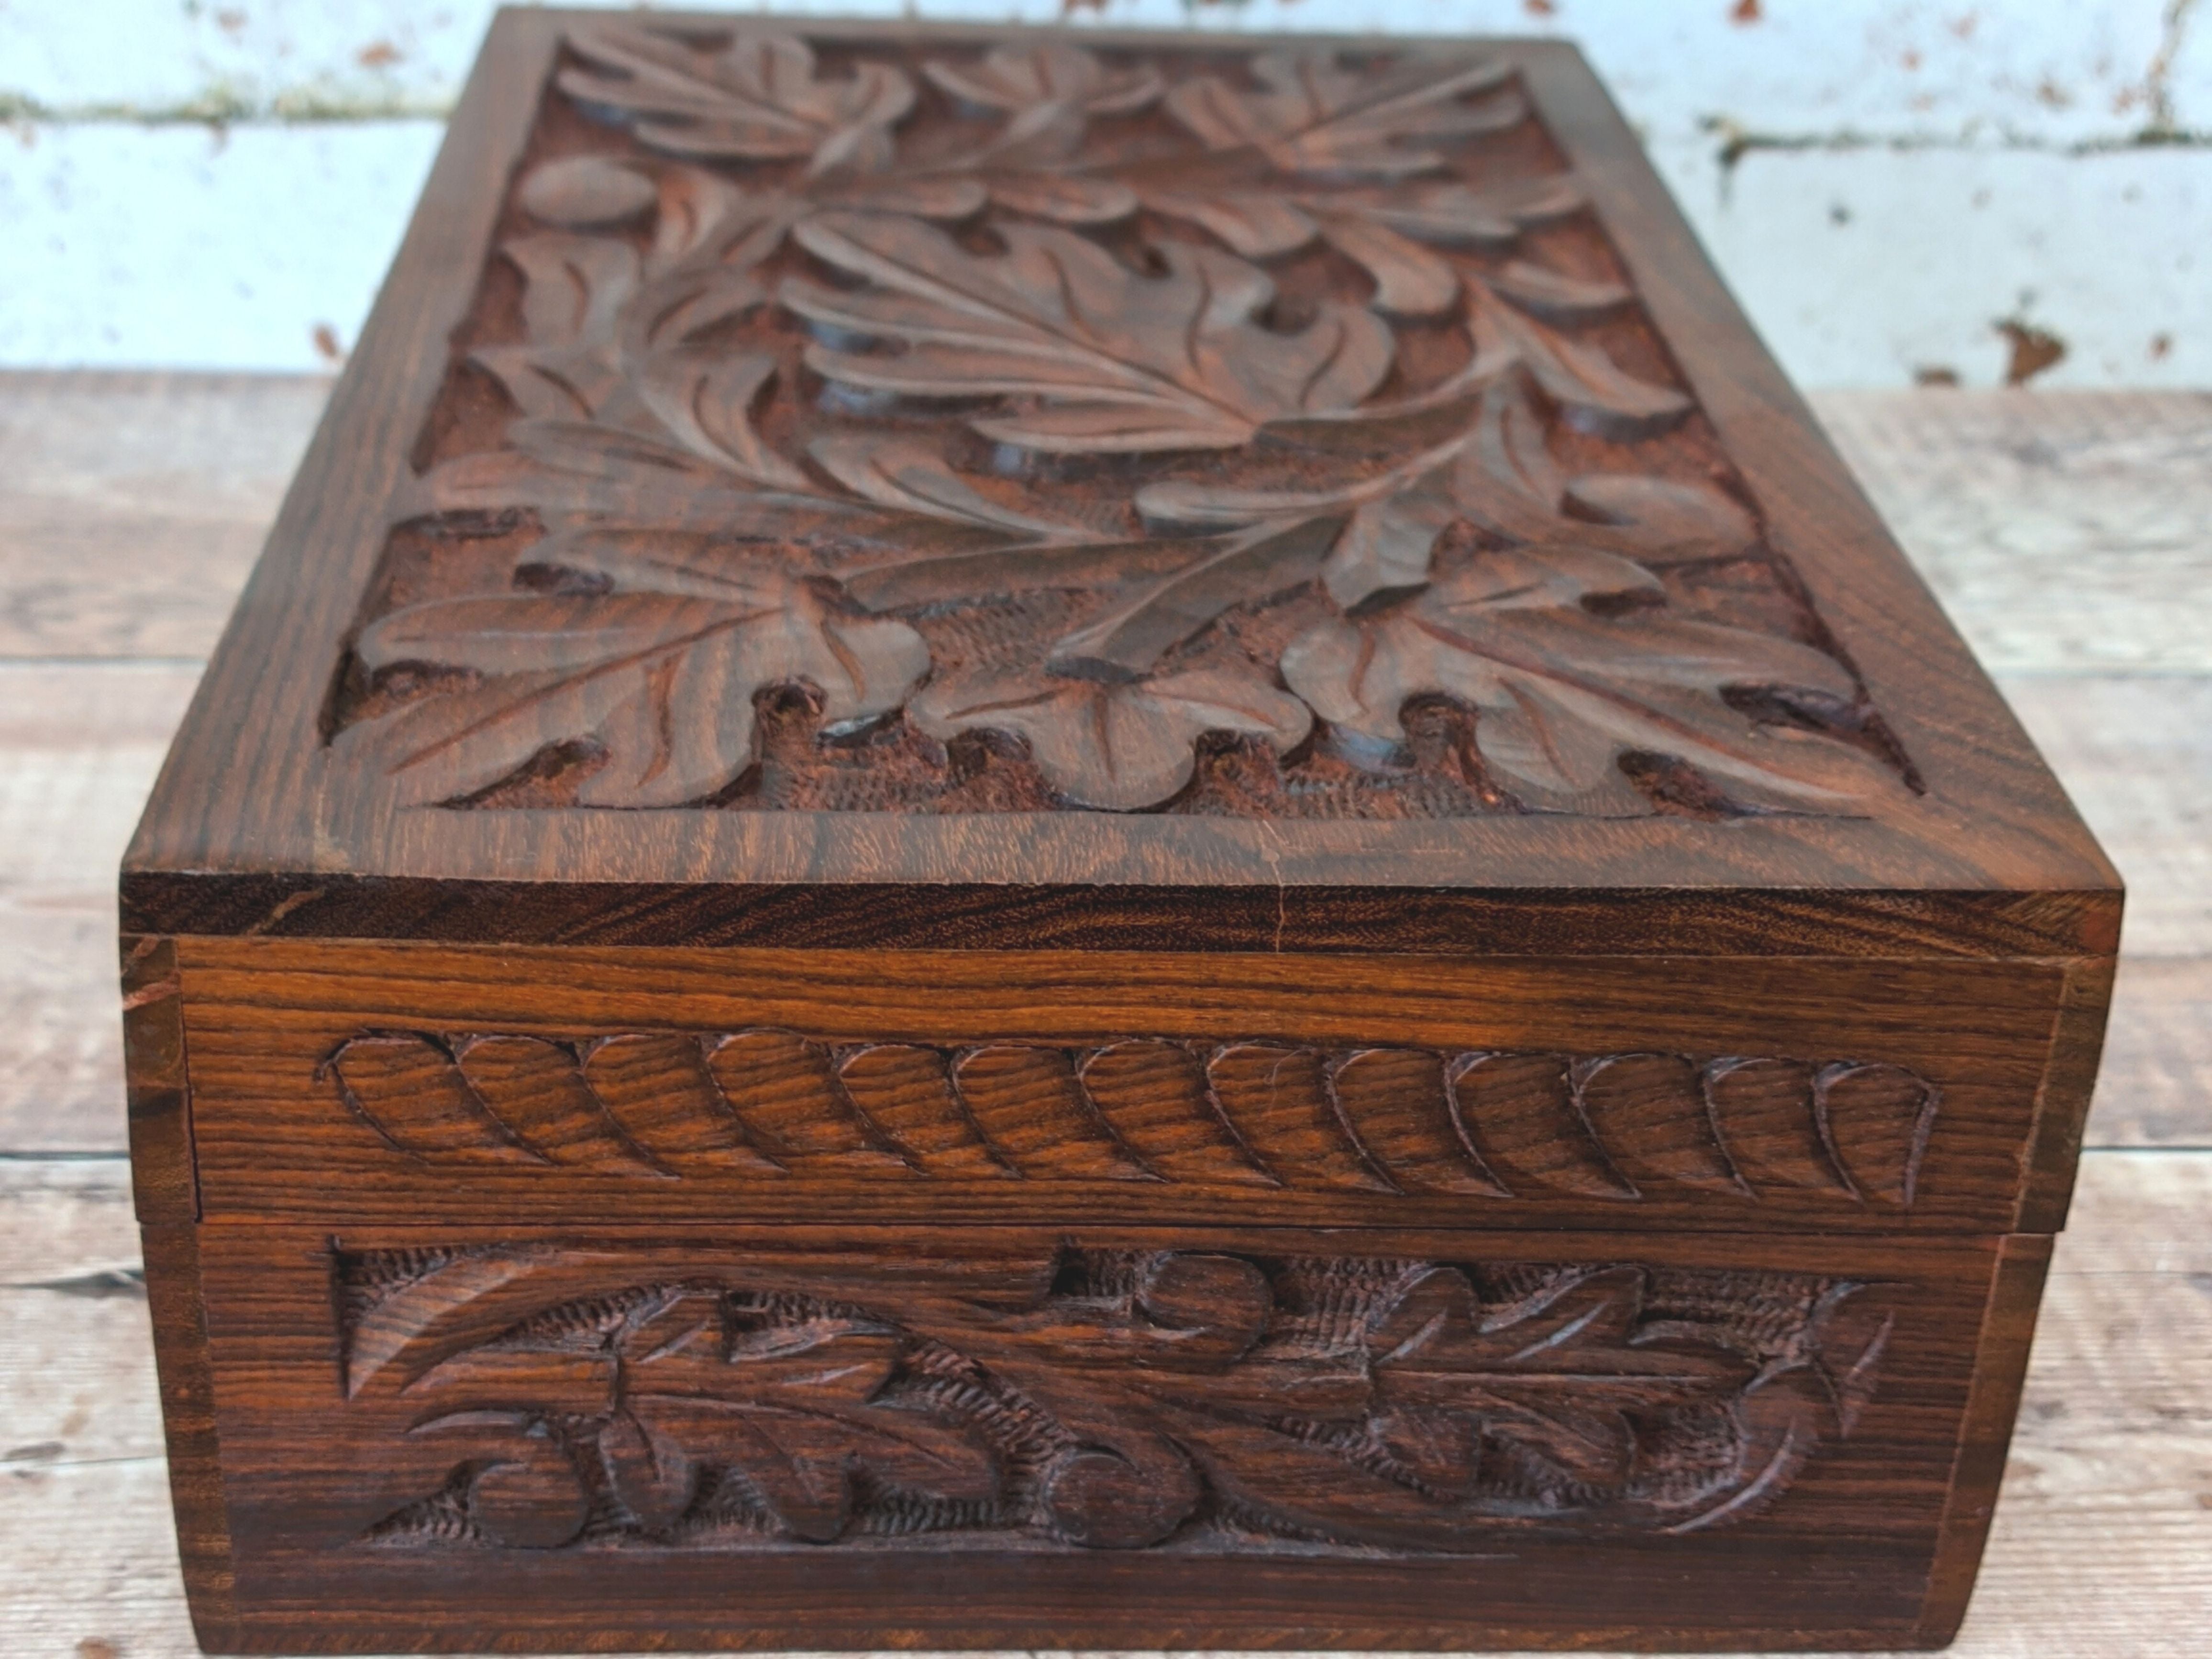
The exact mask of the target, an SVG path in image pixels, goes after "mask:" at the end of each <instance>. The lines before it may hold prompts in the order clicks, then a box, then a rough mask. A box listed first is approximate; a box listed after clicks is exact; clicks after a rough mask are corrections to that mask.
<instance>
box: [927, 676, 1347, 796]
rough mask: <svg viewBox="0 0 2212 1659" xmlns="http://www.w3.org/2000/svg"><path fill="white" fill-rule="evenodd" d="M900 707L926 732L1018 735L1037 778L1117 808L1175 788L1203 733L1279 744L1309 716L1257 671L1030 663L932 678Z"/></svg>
mask: <svg viewBox="0 0 2212 1659" xmlns="http://www.w3.org/2000/svg"><path fill="white" fill-rule="evenodd" d="M908 714H909V716H910V717H911V718H912V719H913V720H914V721H915V724H916V725H918V726H921V729H922V730H923V731H925V732H928V733H930V734H931V735H932V736H933V737H937V738H951V737H956V736H957V735H959V734H960V733H962V732H976V731H992V732H1008V733H1011V734H1013V735H1016V736H1018V737H1021V738H1025V739H1027V741H1028V744H1029V748H1030V757H1031V758H1032V759H1033V760H1034V761H1035V762H1036V767H1037V770H1038V771H1039V772H1041V773H1042V774H1043V775H1044V779H1045V781H1046V782H1047V783H1048V784H1050V785H1051V786H1052V787H1053V788H1054V790H1056V791H1057V792H1058V793H1060V795H1062V796H1064V797H1065V798H1066V799H1067V800H1068V801H1069V802H1070V803H1072V804H1073V805H1078V806H1089V807H1096V808H1098V809H1100V810H1102V811H1116V812H1127V811H1139V810H1141V809H1143V808H1145V807H1148V806H1157V805H1159V804H1160V803H1161V802H1163V801H1164V800H1167V799H1170V798H1171V797H1172V796H1174V795H1175V794H1176V793H1177V792H1178V791H1180V790H1181V789H1182V787H1183V786H1184V785H1185V784H1187V783H1188V782H1189V781H1190V779H1191V775H1192V773H1193V772H1194V771H1195V770H1196V765H1197V763H1196V755H1195V745H1196V744H1197V741H1198V739H1199V738H1201V737H1203V736H1205V735H1206V733H1207V732H1231V733H1235V734H1237V735H1238V736H1243V737H1254V738H1260V739H1261V740H1262V741H1264V742H1266V743H1267V744H1269V745H1270V746H1271V747H1273V749H1274V750H1276V751H1277V752H1278V753H1280V752H1282V751H1284V750H1289V749H1292V748H1295V747H1296V746H1297V744H1299V743H1300V742H1301V741H1302V740H1303V739H1304V737H1305V735H1306V732H1307V730H1308V728H1309V727H1310V725H1311V724H1312V718H1313V717H1312V715H1311V714H1309V713H1308V711H1307V709H1306V706H1305V705H1304V703H1302V702H1299V701H1298V700H1297V698H1296V697H1292V696H1286V695H1285V694H1284V693H1283V692H1281V691H1279V690H1276V689H1275V688H1274V687H1273V686H1272V685H1270V684H1267V682H1266V681H1265V680H1262V679H1260V678H1257V677H1256V676H1243V675H1237V674H1231V673H1228V672H1224V671H1218V670H1212V669H1205V670H1192V671H1186V672H1182V673H1177V674H1164V675H1161V676H1159V677H1158V678H1153V679H1147V680H1126V681H1121V682H1115V683H1109V682H1105V681H1098V680H1085V679H1068V678H1060V677H1057V676H1054V675H1050V674H1047V673H1043V672H1041V671H1036V670H1015V671H1006V672H996V673H994V672H982V673H974V674H967V675H962V676H960V677H958V678H953V679H950V680H946V681H933V682H932V683H931V684H928V685H927V686H925V687H924V688H923V689H922V690H921V692H920V693H918V694H917V695H916V696H915V699H914V701H913V702H911V703H910V704H909V705H908Z"/></svg>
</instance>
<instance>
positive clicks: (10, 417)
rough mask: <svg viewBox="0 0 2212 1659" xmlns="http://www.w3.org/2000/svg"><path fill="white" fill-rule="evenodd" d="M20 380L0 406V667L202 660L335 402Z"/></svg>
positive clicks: (20, 375) (297, 389)
mask: <svg viewBox="0 0 2212 1659" xmlns="http://www.w3.org/2000/svg"><path fill="white" fill-rule="evenodd" d="M329 392H330V382H329V381H328V380H323V379H320V378H310V377H307V376H300V377H296V378H295V377H287V376H277V375H260V374H224V375H219V374H84V373H28V372H22V371H16V372H14V373H11V374H9V375H8V376H7V381H6V392H5V393H4V396H0V658H37V657H74V658H107V659H117V660H127V659H131V658H147V657H174V658H198V657H204V656H205V655H207V653H208V652H209V651H210V649H211V648H212V647H214V644H215V641H216V635H217V634H218V633H219V632H221V630H222V624H223V621H224V619H225V618H226V617H228V616H229V614H230V610H231V606H232V605H233V604H234V601H235V599H236V597H237V593H238V590H239V588H240V586H243V585H244V584H245V581H246V573H247V572H248V571H249V570H250V569H252V565H253V560H254V557H255V556H256V555H257V554H258V552H259V551H260V548H261V543H262V539H263V538H264V536H265V535H266V534H267V533H268V527H269V520H270V518H271V517H273V516H274V515H275V513H276V503H277V501H279V500H280V499H281V498H282V497H283V493H284V485H285V483H286V481H287V480H288V479H289V477H291V474H292V470H293V468H294V467H295V466H296V465H298V463H299V459H300V453H301V451H302V450H303V449H305V448H306V447H307V435H308V434H309V432H310V431H311V430H312V429H313V426H314V422H315V421H316V419H317V418H318V416H319V415H320V414H321V412H322V407H323V404H324V403H325V400H326V398H328V396H329Z"/></svg>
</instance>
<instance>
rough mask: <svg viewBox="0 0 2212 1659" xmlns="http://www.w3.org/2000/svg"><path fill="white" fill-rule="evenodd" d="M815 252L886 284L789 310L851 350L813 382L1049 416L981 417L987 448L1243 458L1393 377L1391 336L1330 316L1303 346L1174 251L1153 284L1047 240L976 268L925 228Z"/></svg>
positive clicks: (1198, 255)
mask: <svg viewBox="0 0 2212 1659" xmlns="http://www.w3.org/2000/svg"><path fill="white" fill-rule="evenodd" d="M796 234H797V236H798V238H799V241H800V242H801V243H802V244H803V245H804V246H805V247H806V249H807V250H808V251H809V252H811V253H813V254H815V255H816V256H817V258H821V259H823V261H825V262H826V263H828V264H832V265H835V266H836V267H837V268H838V269H840V270H844V271H846V272H847V273H848V274H849V275H851V276H857V277H860V278H863V279H865V280H866V283H868V284H869V286H867V287H866V288H863V289H856V290H836V289H826V288H823V287H821V286H819V285H818V284H816V283H810V282H806V281H804V280H802V279H799V278H793V280H792V281H790V282H788V283H786V284H785V285H784V288H783V290H782V293H781V299H782V301H783V303H784V305H785V306H787V307H789V308H790V309H791V310H793V311H794V312H796V313H799V315H800V316H802V317H804V318H805V319H808V321H809V322H811V324H813V325H815V327H816V329H817V331H828V332H829V335H830V337H832V338H835V339H840V340H846V339H849V340H856V341H857V340H868V341H882V342H887V343H895V344H897V345H900V346H902V347H904V349H903V350H902V351H898V352H896V353H876V352H863V351H857V350H850V349H842V347H841V346H837V345H832V344H828V343H816V344H815V345H812V346H811V347H810V348H809V349H808V350H807V354H806V362H807V365H808V367H810V368H812V369H813V370H814V371H815V372H816V373H817V374H820V375H822V376H823V378H824V379H826V380H834V381H836V382H838V383H839V384H841V385H845V386H854V387H857V388H859V389H860V390H862V391H865V392H890V393H896V394H899V395H902V396H908V397H920V398H969V397H1001V398H1027V399H1034V400H1036V407H1034V408H1012V409H1006V410H1003V411H1002V412H996V413H991V414H985V415H976V416H969V424H970V425H971V426H973V427H974V428H975V430H976V431H978V432H980V433H981V434H982V435H985V436H986V437H990V438H994V439H997V440H999V441H1001V442H1005V443H1009V444H1013V445H1016V446H1018V447H1022V448H1026V449H1034V450H1042V451H1048V452H1066V453H1083V452H1116V451H1118V452H1140V451H1158V450H1170V449H1230V448H1235V447H1238V446H1241V445H1243V444H1244V443H1246V442H1249V441H1250V440H1251V438H1252V437H1253V436H1254V435H1255V434H1256V433H1257V432H1258V431H1259V429H1260V428H1261V426H1263V425H1265V424H1266V423H1267V422H1268V421H1270V420H1273V419H1276V418H1278V417H1279V416H1294V415H1310V414H1314V413H1318V412H1321V411H1323V410H1343V409H1349V408H1351V407H1352V406H1353V405H1355V404H1358V402H1359V401H1360V400H1361V399H1362V398H1364V397H1366V396H1367V394H1368V393H1369V392H1372V391H1373V390H1374V389H1375V387H1376V386H1377V385H1378V384H1379V383H1380V382H1381V380H1383V376H1384V375H1385V374H1388V373H1389V368H1390V363H1391V359H1392V356H1393V353H1394V350H1395V346H1394V343H1393V341H1392V338H1391V335H1390V331H1389V329H1388V328H1387V327H1385V326H1384V325H1383V324H1382V323H1381V322H1380V321H1379V320H1378V319H1376V318H1375V317H1373V316H1372V315H1370V313H1367V312H1366V311H1364V310H1363V309H1358V308H1354V307H1346V306H1328V307H1323V308H1322V311H1321V313H1320V314H1319V315H1318V316H1316V318H1315V319H1314V320H1313V321H1312V322H1311V323H1310V324H1309V325H1307V326H1306V327H1305V328H1304V330H1303V331H1300V332H1298V333H1296V334H1279V333H1275V332H1273V331H1269V330H1267V329H1265V328H1263V327H1261V325H1260V324H1259V323H1258V322H1256V321H1255V315H1256V313H1259V312H1260V311H1261V309H1262V308H1263V307H1265V306H1266V305H1267V302H1268V301H1270V300H1271V299H1272V298H1273V294H1274V285H1273V283H1272V282H1271V281H1270V280H1269V279H1268V277H1267V276H1266V275H1265V274H1264V273H1263V272H1261V270H1258V269H1257V268H1256V267H1255V266H1252V265H1249V264H1246V263H1244V262H1243V260H1241V259H1237V258H1233V257H1232V256H1231V255H1228V254H1225V253H1223V252H1219V251H1218V250H1217V249H1213V248H1206V247H1198V246H1188V245H1184V244H1181V243H1167V244H1164V245H1163V246H1162V247H1161V249H1160V252H1161V253H1162V255H1163V257H1164V259H1165V261H1166V264H1167V266H1168V270H1167V273H1166V274H1165V275H1164V276H1139V275H1138V274H1137V273H1136V272H1134V271H1132V270H1128V269H1127V267H1125V266H1123V265H1121V264H1119V263H1118V262H1117V261H1116V260H1115V258H1113V256H1112V255H1111V254H1109V252H1106V250H1105V249H1104V248H1103V247H1101V246H1098V245H1097V244H1096V243H1094V242H1090V241H1086V240H1084V239H1083V238H1081V237H1079V236H1077V235H1074V234H1072V233H1070V232H1067V231H1064V230H1058V229H1054V228H1047V227H1043V226H1037V225H1007V226H1006V227H1004V228H1002V231H1001V234H1002V235H1003V236H1004V238H1005V240H1006V245H1007V252H1006V254H1005V255H1003V256H1001V257H997V258H983V257H978V256H976V255H974V254H971V253H969V252H967V251H966V250H964V249H963V248H962V247H960V246H958V245H957V243H955V242H953V241H952V240H951V239H950V238H949V237H947V236H945V234H942V233H941V232H939V231H936V230H933V229H931V228H928V227H927V226H926V225H921V224H917V223H915V222H911V221H902V220H896V219H891V218H871V217H866V216H860V215H854V214H839V213H823V214H820V215H817V216H815V217H813V218H811V219H809V220H808V221H806V222H805V223H804V224H802V225H800V226H799V228H798V230H797V232H796Z"/></svg>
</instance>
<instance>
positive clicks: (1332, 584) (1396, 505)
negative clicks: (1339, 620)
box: [1321, 473, 1460, 611]
mask: <svg viewBox="0 0 2212 1659" xmlns="http://www.w3.org/2000/svg"><path fill="white" fill-rule="evenodd" d="M1459 516H1460V509H1459V503H1458V502H1457V501H1455V500H1454V499H1453V497H1452V495H1451V492H1450V491H1449V489H1446V488H1445V487H1444V486H1443V481H1442V480H1441V479H1440V478H1439V477H1437V474H1435V473H1431V474H1429V475H1428V476H1427V477H1422V478H1419V479H1417V480H1416V481H1415V482H1414V483H1412V484H1409V485H1408V486H1407V488H1405V489H1402V490H1399V491H1397V492H1395V493H1394V494H1392V495H1385V496H1383V498H1381V499H1380V500H1377V501H1364V502H1362V503H1361V504H1360V506H1359V508H1358V511H1356V512H1355V513H1353V514H1352V519H1351V521H1350V522H1349V523H1348V524H1346V526H1345V527H1344V532H1343V534H1341V535H1340V536H1339V537H1338V538H1337V539H1336V545H1335V546H1334V547H1333V548H1332V549H1330V550H1329V555H1328V560H1327V562H1325V563H1323V564H1322V570H1321V574H1322V582H1323V584H1324V585H1325V586H1327V587H1328V596H1329V598H1331V599H1334V600H1335V601H1336V602H1337V604H1338V605H1341V606H1342V607H1343V608H1344V609H1345V610H1346V611H1358V610H1359V609H1361V608H1362V607H1364V606H1368V605H1373V604H1374V603H1376V601H1378V600H1381V599H1389V598H1392V597H1394V596H1395V595H1397V594H1401V593H1408V592H1413V591H1414V590H1415V589H1417V588H1419V587H1423V586H1426V585H1427V583H1428V580H1429V558H1430V555H1431V553H1432V552H1433V551H1434V550H1435V548H1436V544H1437V537H1439V536H1441V535H1442V534H1443V532H1444V531H1445V530H1446V529H1447V528H1448V527H1449V526H1450V525H1451V523H1452V522H1453V520H1455V519H1457V518H1458V517H1459Z"/></svg>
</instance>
